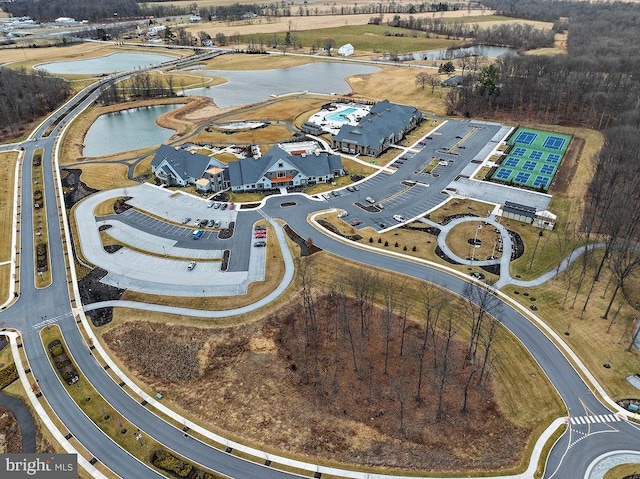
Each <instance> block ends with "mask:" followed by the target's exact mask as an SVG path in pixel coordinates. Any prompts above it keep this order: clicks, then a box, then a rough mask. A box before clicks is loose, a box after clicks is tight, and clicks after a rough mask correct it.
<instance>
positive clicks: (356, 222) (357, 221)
mask: <svg viewBox="0 0 640 479" xmlns="http://www.w3.org/2000/svg"><path fill="white" fill-rule="evenodd" d="M360 223H362V221H359V220H353V221H352V222H351V226H358V225H359V224H360Z"/></svg>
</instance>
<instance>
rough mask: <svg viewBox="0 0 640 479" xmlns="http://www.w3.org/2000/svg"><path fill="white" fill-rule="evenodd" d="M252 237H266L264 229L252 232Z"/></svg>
mask: <svg viewBox="0 0 640 479" xmlns="http://www.w3.org/2000/svg"><path fill="white" fill-rule="evenodd" d="M253 237H254V238H266V237H267V232H266V231H264V232H263V231H256V232H255V233H254V234H253Z"/></svg>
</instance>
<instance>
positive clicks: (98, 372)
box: [0, 60, 640, 479]
mask: <svg viewBox="0 0 640 479" xmlns="http://www.w3.org/2000/svg"><path fill="white" fill-rule="evenodd" d="M180 62H181V61H180V60H177V61H175V62H174V63H180ZM109 81H112V80H110V79H105V80H102V81H101V83H100V84H98V85H95V86H93V87H90V88H89V89H88V90H87V91H88V92H89V96H88V97H87V98H84V95H78V96H77V97H75V98H74V99H72V100H71V101H70V102H68V103H67V104H66V105H65V106H63V107H62V108H61V109H60V110H59V111H58V112H56V114H54V115H52V117H50V118H49V119H48V120H47V121H46V122H45V123H43V124H42V125H41V126H40V127H39V128H38V130H37V131H36V132H35V135H34V136H35V137H36V138H37V141H28V142H24V143H23V146H24V148H25V162H26V163H25V166H27V167H26V168H23V169H22V181H21V185H20V186H21V196H22V199H23V201H24V205H25V208H23V209H20V210H19V221H20V224H19V229H20V230H21V233H22V234H21V237H20V238H21V244H20V264H21V267H20V268H19V270H18V272H19V281H20V296H19V298H18V299H17V300H16V301H15V303H14V304H12V305H11V307H10V308H8V309H6V310H5V311H3V312H1V313H0V320H1V321H3V322H4V323H5V324H6V325H7V326H9V327H13V328H16V329H18V330H20V331H22V340H23V344H24V350H25V353H26V354H27V358H28V360H29V366H30V368H31V370H32V372H33V374H34V375H35V376H36V377H37V378H39V385H40V388H41V390H42V392H43V393H44V395H45V396H46V398H47V400H48V401H49V403H50V404H51V406H52V407H53V409H54V410H55V411H56V413H57V414H58V416H59V417H60V419H61V420H62V422H63V423H64V424H65V425H66V427H67V428H68V429H69V431H70V432H71V434H72V435H74V436H76V437H77V438H78V440H79V441H80V442H81V443H82V444H83V445H84V446H85V447H86V448H87V449H88V450H89V451H92V453H93V454H94V456H95V457H96V459H98V460H100V461H102V462H104V463H105V465H107V467H109V468H110V469H112V470H113V471H114V472H116V474H118V475H120V476H121V477H126V478H127V479H129V478H149V477H159V475H158V474H156V473H155V472H154V471H152V470H150V469H149V468H148V467H147V466H145V465H144V464H142V463H140V462H139V461H137V460H136V459H134V458H133V457H132V456H130V455H129V454H128V453H127V452H126V451H123V450H122V449H120V448H119V447H118V446H117V445H116V444H115V443H113V442H112V441H111V440H110V439H109V438H107V437H106V436H105V435H104V434H103V433H102V432H101V431H100V430H99V429H98V428H97V426H95V424H93V423H92V422H91V421H89V419H88V418H86V417H85V416H84V415H83V414H82V412H81V411H80V410H79V408H78V407H77V405H76V404H75V403H74V402H73V401H72V400H71V398H70V397H69V396H68V394H67V392H66V390H65V388H64V387H63V386H62V384H61V383H60V382H59V380H58V379H57V375H56V374H55V373H54V372H53V371H52V369H51V366H50V364H49V361H48V359H47V356H46V351H45V349H44V348H43V345H42V344H41V342H40V339H39V335H38V334H37V333H38V330H37V324H38V323H41V322H42V321H43V320H44V319H45V317H46V319H47V320H50V321H52V320H53V321H56V322H57V323H58V324H59V325H60V327H61V328H62V330H63V332H64V336H65V339H66V341H67V345H68V348H69V351H70V353H71V354H73V356H74V359H75V361H76V363H77V364H78V367H79V368H80V370H81V371H82V374H83V376H84V377H86V378H87V379H89V380H90V381H91V383H92V384H93V385H94V387H95V388H96V389H97V390H98V391H99V392H100V393H101V394H102V395H103V396H104V397H105V398H106V399H107V400H108V401H109V402H110V403H111V404H112V405H113V406H114V407H115V408H116V409H117V410H118V411H120V412H121V413H122V414H123V415H124V416H125V417H127V418H128V419H129V420H130V421H131V422H133V423H134V424H135V426H136V427H139V428H140V430H141V431H143V432H144V434H147V435H149V436H152V437H153V438H155V439H156V440H158V441H160V442H161V443H163V444H165V445H166V446H167V447H169V448H172V449H174V450H176V451H177V452H179V453H180V454H182V455H184V456H185V457H187V458H189V459H191V460H193V461H194V462H198V463H200V464H202V465H204V466H206V467H209V468H211V469H213V470H216V471H219V472H221V473H223V474H226V475H228V476H230V477H235V478H242V479H245V478H271V477H274V478H275V477H294V475H292V474H288V473H284V472H281V471H276V470H273V469H271V468H269V467H265V466H263V465H260V464H255V463H251V462H247V461H245V460H242V459H240V458H238V457H235V456H232V455H230V454H227V453H225V452H221V451H218V450H216V449H214V448H211V447H209V446H207V445H205V444H203V443H201V442H199V441H197V440H195V439H193V438H192V437H191V436H189V435H187V436H186V437H185V435H184V433H183V432H182V430H180V429H178V428H176V427H173V426H171V425H169V424H167V423H165V422H164V421H163V420H161V419H159V418H158V417H157V416H155V415H154V414H152V413H151V412H150V411H149V410H148V409H147V408H146V407H144V406H142V405H141V404H139V403H138V402H137V401H136V400H134V399H133V398H131V397H130V396H128V395H127V394H125V393H124V391H123V390H122V389H121V388H120V387H119V386H118V384H116V383H115V382H114V381H113V380H112V379H111V378H110V376H108V375H107V373H106V372H105V370H104V369H103V368H102V367H101V366H100V365H99V364H98V363H97V362H96V361H95V359H94V358H93V356H92V355H90V354H88V350H87V347H86V344H85V342H84V340H83V338H82V336H81V334H80V332H79V330H78V327H77V325H76V324H75V320H74V319H73V315H72V309H71V306H72V305H71V304H70V302H69V290H68V283H67V271H66V266H65V261H64V256H65V255H66V252H67V250H66V248H63V243H62V238H61V233H60V228H58V227H57V225H59V218H60V216H59V215H60V213H59V212H58V211H59V209H58V208H62V207H63V206H62V205H58V204H57V196H56V191H55V188H54V185H55V184H56V182H55V181H54V170H53V164H54V162H53V154H54V147H55V141H56V140H57V138H58V135H59V134H60V133H61V131H62V129H63V128H64V121H67V120H68V119H70V118H71V117H72V116H73V115H75V114H77V113H79V112H80V111H81V110H82V109H83V108H85V107H86V106H87V105H88V104H89V103H90V102H91V101H92V100H93V98H94V97H95V96H96V95H97V91H98V89H99V88H100V87H102V86H104V85H106V84H107V83H108V82H109ZM67 113H69V115H68V119H67V120H62V121H61V122H60V123H55V125H57V126H55V127H54V129H53V132H52V134H51V135H50V136H49V137H46V138H43V137H42V134H43V133H44V132H45V131H46V130H47V128H48V127H49V126H50V125H52V124H54V122H56V120H58V119H59V118H61V117H62V116H64V115H65V114H67ZM36 147H40V148H43V149H44V151H45V153H44V161H43V167H44V175H45V184H46V185H47V187H46V190H45V195H46V196H45V201H46V206H47V218H48V222H49V238H48V239H49V252H50V257H51V270H52V276H53V283H52V284H51V286H49V287H47V288H43V289H36V288H35V287H34V270H33V265H34V254H33V235H32V232H33V230H32V228H33V225H32V212H31V205H30V201H31V198H32V189H31V173H30V168H29V167H28V166H29V164H30V163H29V162H30V159H31V155H32V154H33V152H34V151H35V149H36ZM8 148H9V147H3V148H2V149H8ZM374 191H375V190H374ZM364 193H365V192H363V194H364ZM279 201H280V199H278V198H270V199H269V200H268V201H267V202H266V203H265V206H264V208H263V211H264V213H266V214H268V215H270V216H272V217H280V216H281V209H280V206H279ZM315 210H317V202H314V201H310V200H308V199H305V198H303V197H300V200H299V201H298V204H297V206H296V207H295V209H292V208H288V209H287V215H286V216H287V218H286V219H287V221H288V223H289V224H290V225H291V226H292V227H293V229H294V230H296V231H297V232H298V234H300V235H301V236H302V237H313V238H314V243H315V244H317V245H318V246H319V247H321V248H323V249H325V250H327V251H329V252H331V253H333V254H336V255H338V256H341V257H345V258H349V259H351V260H354V261H358V262H362V263H365V264H369V265H371V266H374V267H379V268H384V269H388V270H392V271H397V272H400V273H403V274H407V275H411V276H414V277H416V278H420V279H424V280H428V281H432V282H434V283H436V284H438V285H440V286H443V287H446V288H447V289H449V290H451V291H453V292H455V293H458V294H460V293H461V292H462V288H463V287H464V285H465V283H466V281H464V280H462V279H461V278H459V277H456V276H453V275H450V274H447V273H444V272H442V271H440V270H436V269H433V268H430V267H428V266H425V265H419V264H416V263H412V262H409V261H405V260H403V259H400V258H396V257H390V256H385V255H379V254H376V253H373V252H369V251H365V250H362V249H357V248H353V247H351V246H349V245H347V244H344V243H342V242H339V241H336V240H335V239H333V238H331V237H328V236H324V235H321V234H319V233H318V231H317V230H315V229H314V228H313V227H312V226H310V225H309V224H308V223H307V222H306V217H307V215H308V214H310V213H312V212H313V211H315ZM294 212H295V214H293V213H294ZM242 214H244V213H242ZM499 318H500V319H501V321H502V322H503V324H504V325H505V326H506V327H508V328H509V329H510V330H511V331H513V333H514V334H516V336H517V337H519V338H520V339H521V341H522V342H523V343H524V344H525V346H526V347H527V348H528V349H529V350H530V351H531V353H532V354H533V356H534V357H535V358H536V360H537V361H538V362H539V363H540V365H541V366H542V368H543V369H544V370H545V372H546V373H547V375H548V376H549V378H550V379H551V381H552V382H553V383H554V384H555V385H556V388H557V389H558V392H559V393H560V395H561V396H562V398H563V400H564V401H565V403H566V404H567V408H568V411H569V413H570V415H572V416H575V417H584V416H593V417H596V416H602V415H606V414H609V413H610V411H609V410H608V409H606V408H605V407H604V406H602V404H601V403H600V402H599V401H598V400H597V399H596V398H595V396H594V394H593V393H592V391H591V390H590V389H589V388H588V387H587V386H586V384H585V383H584V382H583V381H582V379H581V377H580V376H579V375H578V373H577V372H576V371H575V370H574V368H573V367H572V366H571V364H570V363H569V362H568V361H567V359H566V358H565V356H564V355H563V354H562V353H561V352H560V351H559V350H558V349H557V348H556V346H555V345H554V344H553V343H552V342H551V341H550V340H549V339H548V338H547V337H546V336H545V335H544V334H543V333H542V332H541V331H540V330H539V329H538V328H537V327H536V326H535V325H534V324H533V323H532V322H531V321H529V319H527V318H526V317H525V316H524V315H523V314H522V313H521V312H519V311H518V310H517V309H514V308H513V307H512V306H510V305H509V304H507V303H504V304H503V305H502V310H501V311H500V312H499ZM583 420H584V419H583ZM638 437H640V434H639V431H638V428H637V427H636V426H635V425H633V424H629V423H626V422H623V421H621V422H615V423H603V422H601V421H598V422H596V421H595V419H594V420H593V422H592V421H591V420H584V422H580V423H577V424H571V425H570V428H569V433H567V434H565V435H564V436H563V437H562V438H561V439H560V440H559V441H558V443H557V444H556V446H555V447H554V448H553V449H552V451H551V454H550V457H549V463H548V468H547V472H546V475H545V477H549V478H551V477H557V478H567V479H573V478H576V477H579V476H580V475H582V474H583V472H578V471H586V470H587V468H588V467H589V465H590V463H591V462H592V461H593V460H594V459H595V458H597V457H599V456H601V455H602V454H604V453H606V452H609V451H612V450H617V449H629V447H630V445H635V444H638Z"/></svg>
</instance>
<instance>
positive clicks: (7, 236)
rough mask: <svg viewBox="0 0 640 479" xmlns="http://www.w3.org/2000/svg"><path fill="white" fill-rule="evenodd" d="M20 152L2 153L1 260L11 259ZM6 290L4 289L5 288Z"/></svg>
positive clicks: (0, 159) (0, 168)
mask: <svg viewBox="0 0 640 479" xmlns="http://www.w3.org/2000/svg"><path fill="white" fill-rule="evenodd" d="M17 161H18V153H16V152H15V151H11V152H5V153H0V191H1V192H2V193H3V194H2V195H1V196H0V261H9V260H10V259H11V253H12V251H11V246H12V245H11V237H12V233H13V231H14V227H13V209H14V201H13V198H14V193H15V173H16V162H17ZM3 291H4V289H3Z"/></svg>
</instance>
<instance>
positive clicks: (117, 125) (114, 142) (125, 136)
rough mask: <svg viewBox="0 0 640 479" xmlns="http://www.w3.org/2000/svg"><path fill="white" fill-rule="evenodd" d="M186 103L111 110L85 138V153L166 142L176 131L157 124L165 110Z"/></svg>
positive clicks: (100, 152) (95, 123)
mask: <svg viewBox="0 0 640 479" xmlns="http://www.w3.org/2000/svg"><path fill="white" fill-rule="evenodd" d="M180 106H182V105H179V104H178V105H159V106H149V107H141V108H131V109H129V110H123V111H118V112H115V113H107V114H105V115H101V116H99V117H98V119H97V120H96V121H94V122H93V124H92V125H91V128H89V131H88V132H87V134H86V136H85V137H84V145H85V147H84V150H83V152H82V154H83V155H84V156H90V157H95V156H106V155H113V154H116V153H123V152H125V151H131V150H137V149H138V148H147V147H149V146H153V145H159V144H160V143H164V142H165V141H167V140H168V139H169V137H171V135H173V133H174V132H173V130H170V129H168V128H162V127H161V126H158V124H157V123H156V118H158V117H159V116H160V115H162V114H163V113H166V112H168V111H171V110H174V109H176V108H178V107H180Z"/></svg>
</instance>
